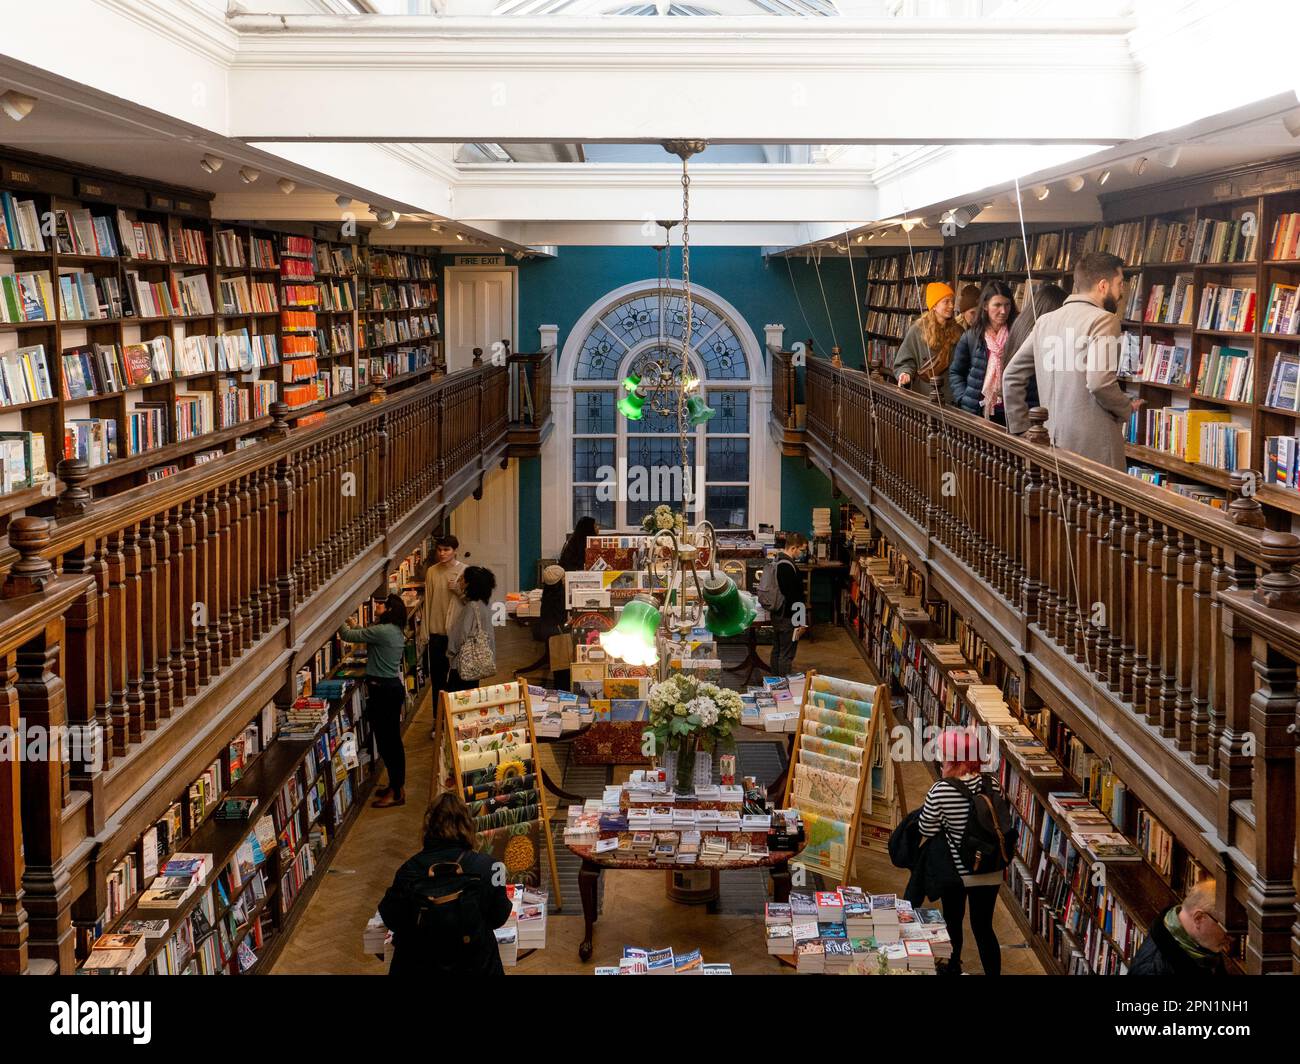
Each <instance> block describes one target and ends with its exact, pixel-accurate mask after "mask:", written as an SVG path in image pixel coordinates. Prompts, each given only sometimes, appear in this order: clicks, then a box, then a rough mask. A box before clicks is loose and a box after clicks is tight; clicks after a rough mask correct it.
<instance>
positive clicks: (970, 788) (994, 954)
mask: <svg viewBox="0 0 1300 1064" xmlns="http://www.w3.org/2000/svg"><path fill="white" fill-rule="evenodd" d="M939 760H940V762H941V764H942V773H941V778H940V779H939V780H938V781H937V782H936V783H935V784H934V785H933V786H932V787H931V788H930V790H929V792H928V793H927V794H926V796H925V803H924V804H923V805H922V806H921V816H920V819H919V821H918V826H919V829H920V834H921V838H922V839H933V838H935V836H938V835H942V836H943V840H944V845H946V846H947V847H948V851H949V853H950V854H951V856H952V863H953V868H954V869H955V871H956V876H955V877H954V878H952V879H949V880H947V881H946V882H944V883H943V885H942V890H941V893H940V896H939V899H940V902H941V903H942V905H943V922H944V924H945V925H946V926H947V928H948V937H949V938H950V939H951V940H952V960H951V961H949V963H948V967H947V969H946V973H947V974H949V975H960V974H961V949H962V922H963V920H964V919H965V916H966V909H967V905H968V904H969V907H970V927H971V932H972V933H973V934H974V935H975V944H976V945H977V946H978V947H979V955H980V964H981V965H983V967H984V974H985V975H1001V974H1002V949H1001V947H1000V946H999V945H998V937H997V934H996V933H995V932H994V930H993V909H994V906H995V905H996V904H997V900H998V887H999V886H1000V885H1001V883H1002V873H1003V869H1005V868H1006V866H1007V864H1009V863H1010V857H1011V854H1012V853H1014V849H1013V847H1014V835H1012V837H1011V839H1010V840H1008V839H1007V837H1006V834H1005V831H1004V830H1003V829H1006V830H1012V829H1011V828H1010V825H1011V813H1010V810H1009V808H1008V807H1007V803H1006V799H1005V798H1004V797H1003V796H1002V788H1001V786H1000V784H999V783H998V780H997V777H996V776H994V775H993V774H992V773H988V772H981V771H980V769H981V765H982V763H983V758H982V757H981V755H980V744H979V735H978V734H977V733H976V732H974V731H971V730H969V729H965V728H945V729H944V730H943V731H942V732H941V733H940V735H939ZM977 802H978V803H980V805H981V807H982V808H983V810H988V811H989V812H990V814H991V819H992V821H993V823H994V829H993V833H992V837H990V832H988V831H983V830H981V829H982V828H986V827H987V825H988V819H989V818H986V817H985V816H983V815H981V813H980V812H977V810H976V803H977ZM999 832H1000V833H1001V837H1000V838H999V837H997V834H998V833H999ZM989 850H992V857H988V856H986V855H987V854H988V851H989ZM972 865H978V866H979V867H972ZM985 866H989V867H987V870H986V867H985Z"/></svg>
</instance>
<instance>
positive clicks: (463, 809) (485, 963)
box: [379, 791, 511, 976]
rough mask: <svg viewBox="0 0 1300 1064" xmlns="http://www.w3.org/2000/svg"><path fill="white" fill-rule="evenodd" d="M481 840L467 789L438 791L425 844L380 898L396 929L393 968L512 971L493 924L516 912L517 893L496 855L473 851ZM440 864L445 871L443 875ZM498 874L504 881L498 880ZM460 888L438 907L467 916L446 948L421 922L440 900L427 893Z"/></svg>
mask: <svg viewBox="0 0 1300 1064" xmlns="http://www.w3.org/2000/svg"><path fill="white" fill-rule="evenodd" d="M477 841H478V834H477V832H476V831H475V829H474V820H473V818H472V817H471V816H470V815H469V809H468V807H467V806H466V805H465V803H464V802H463V801H462V800H461V798H460V796H459V795H456V794H453V793H451V792H450V791H448V792H446V793H443V794H440V795H439V796H438V797H437V798H435V799H434V801H433V802H432V803H431V804H430V805H429V809H428V811H427V812H426V813H425V815H424V849H422V850H421V851H420V852H419V853H417V854H416V855H415V856H414V857H412V858H411V859H410V860H409V861H407V862H406V863H405V864H404V865H402V867H401V868H399V869H398V870H397V875H396V876H395V877H394V878H393V885H392V886H391V887H389V888H388V893H387V894H385V895H384V900H383V901H381V902H380V903H379V915H380V916H381V917H382V918H383V921H384V924H385V925H386V926H387V927H388V928H389V930H391V931H392V932H393V963H392V964H391V965H390V966H389V969H388V974H389V975H425V976H427V975H505V969H504V968H502V966H501V954H500V952H499V951H498V949H497V940H496V936H495V935H494V934H493V931H495V930H496V929H497V928H498V927H502V926H504V924H505V923H506V921H507V920H508V919H509V918H510V911H511V902H510V896H509V895H508V894H507V893H506V888H505V882H504V868H503V869H501V873H502V875H496V872H497V864H496V862H494V861H493V860H492V858H491V857H489V856H488V855H487V854H483V853H476V852H475V851H474V847H475V845H477ZM456 865H459V867H460V870H461V874H460V875H459V876H457V875H456V874H455V872H454V870H453V868H454V866H456ZM439 866H440V867H439ZM435 867H439V870H440V871H441V872H442V873H443V875H441V876H439V877H438V878H436V879H435V878H433V876H432V873H433V871H434V869H435ZM494 878H497V879H501V880H502V881H501V882H500V883H494V882H493V880H494ZM456 889H460V890H461V892H462V897H461V899H460V900H459V901H456V902H450V903H446V904H443V905H440V906H438V907H437V908H439V909H440V910H441V912H439V914H438V915H439V916H445V915H447V913H448V912H449V911H450V910H453V909H454V910H455V911H456V912H457V913H458V914H460V915H461V916H462V917H464V918H466V919H465V922H463V923H461V924H459V925H457V926H456V927H455V928H454V929H453V930H454V933H453V934H451V935H450V936H447V944H446V945H445V946H443V947H442V949H441V950H439V949H437V948H435V947H434V946H433V944H432V942H431V941H430V936H427V935H426V934H425V933H423V932H422V931H421V929H420V926H419V925H420V914H421V910H422V909H424V910H426V916H427V910H429V909H431V908H433V907H432V906H429V905H427V904H425V902H426V899H431V898H437V897H447V896H448V894H449V893H450V892H452V891H455V890H456ZM439 926H441V925H439Z"/></svg>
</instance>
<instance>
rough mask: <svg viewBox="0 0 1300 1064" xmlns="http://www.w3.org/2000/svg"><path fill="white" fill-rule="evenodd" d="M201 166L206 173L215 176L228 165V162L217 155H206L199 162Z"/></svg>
mask: <svg viewBox="0 0 1300 1064" xmlns="http://www.w3.org/2000/svg"><path fill="white" fill-rule="evenodd" d="M199 165H200V166H201V167H203V169H204V172H206V173H209V174H215V173H216V172H217V171H218V170H220V169H221V168H222V167H223V166H225V165H226V160H225V159H222V158H220V157H219V156H216V155H205V156H203V158H202V159H200V160H199Z"/></svg>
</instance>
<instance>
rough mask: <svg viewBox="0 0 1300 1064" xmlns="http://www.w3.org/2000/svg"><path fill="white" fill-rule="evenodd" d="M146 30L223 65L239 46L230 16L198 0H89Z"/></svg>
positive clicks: (237, 31) (229, 62)
mask: <svg viewBox="0 0 1300 1064" xmlns="http://www.w3.org/2000/svg"><path fill="white" fill-rule="evenodd" d="M92 2H93V3H95V4H98V5H99V6H100V7H102V8H105V9H106V10H108V11H112V12H114V13H116V14H118V15H120V16H121V17H122V18H125V19H129V20H131V21H132V22H134V23H136V24H137V25H138V26H140V27H142V28H143V29H146V30H148V31H149V32H150V33H154V34H157V35H158V36H161V37H166V38H167V39H168V40H170V41H171V42H172V43H173V44H176V45H179V46H180V47H182V48H186V49H189V50H190V51H192V52H195V53H196V54H198V55H201V56H204V57H205V58H207V59H210V60H213V61H215V62H218V63H223V64H225V65H226V66H227V67H228V66H230V65H231V63H232V62H233V61H234V59H235V56H236V55H237V54H238V52H239V47H240V30H239V29H238V28H237V27H236V26H235V25H234V24H233V21H232V20H231V18H229V17H228V16H226V15H225V14H224V13H223V12H220V11H219V10H218V9H217V8H215V7H214V6H213V5H212V4H210V3H202V2H201V0H92Z"/></svg>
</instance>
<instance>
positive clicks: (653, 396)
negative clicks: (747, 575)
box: [600, 140, 757, 674]
mask: <svg viewBox="0 0 1300 1064" xmlns="http://www.w3.org/2000/svg"><path fill="white" fill-rule="evenodd" d="M704 148H705V142H704V141H702V140H675V141H667V142H665V143H664V149H665V150H666V151H668V152H669V153H670V154H673V155H676V156H677V157H678V158H680V159H681V161H682V221H681V225H682V302H683V321H682V333H683V338H682V345H681V350H680V352H677V351H675V350H674V349H673V343H672V341H671V340H670V338H669V336H668V332H667V310H668V308H667V295H668V292H669V290H670V289H669V276H668V274H669V269H670V263H671V250H672V230H673V228H674V227H675V226H676V224H677V223H676V222H663V221H661V222H659V225H660V226H661V227H662V228H663V230H664V237H665V240H664V244H663V245H662V246H658V247H656V248H655V250H656V251H657V252H658V254H659V278H658V280H659V283H658V286H657V287H658V303H659V306H658V311H659V321H658V343H657V344H656V345H655V346H654V347H653V348H652V349H651V350H650V351H648V352H646V353H645V354H644V355H643V356H642V357H640V358H639V359H637V360H636V361H635V362H634V363H633V365H632V367H631V372H630V373H629V374H628V376H627V377H625V378H624V379H623V382H622V386H623V391H624V395H623V396H622V397H621V398H620V399H619V401H618V410H619V413H621V414H622V415H623V416H624V417H626V418H627V419H628V420H629V421H640V420H642V419H643V418H644V417H645V415H646V413H647V411H649V412H651V413H653V414H654V415H656V416H657V417H658V418H659V419H661V420H665V421H670V422H671V423H672V424H673V425H675V427H676V435H677V439H678V444H679V447H678V454H679V457H680V461H681V474H682V477H681V483H682V493H683V496H682V497H683V499H684V500H693V495H692V485H691V474H692V472H693V471H692V470H691V468H690V463H689V458H688V455H689V440H690V434H691V432H693V431H694V430H695V429H697V428H698V427H699V426H700V425H703V424H704V423H705V422H707V421H708V420H709V419H710V418H711V417H713V415H714V413H715V411H714V410H712V409H711V408H710V407H709V405H708V404H707V403H706V402H705V401H704V399H703V397H702V396H701V395H700V394H699V387H700V381H699V378H698V377H696V376H694V375H693V374H692V372H691V368H690V361H689V356H690V351H691V335H692V331H693V328H694V304H693V301H692V298H691V210H690V208H691V179H690V172H689V167H688V161H689V159H690V157H691V156H692V155H696V154H698V153H699V152H701V151H703V150H704ZM701 551H704V552H706V553H705V555H704V556H705V557H706V558H707V564H705V563H703V562H701V559H700V556H701ZM646 552H647V567H648V569H649V572H650V584H651V587H652V588H661V591H660V592H659V594H660V595H661V599H662V601H657V600H656V597H655V596H654V595H638V596H637V597H636V598H634V599H632V601H631V602H629V603H627V605H626V606H624V607H623V612H622V615H621V616H620V617H619V621H618V624H616V625H615V626H614V628H613V629H611V630H610V631H608V632H605V633H602V635H601V636H600V642H601V645H602V646H603V647H604V648H605V650H606V652H607V653H609V654H611V655H613V656H614V657H617V658H621V659H622V660H623V661H626V662H627V663H629V664H632V665H654V664H656V663H659V662H660V661H661V655H660V653H659V640H660V638H661V637H662V638H663V639H665V640H667V639H672V638H682V637H684V636H686V635H688V634H689V633H690V632H691V631H692V630H693V629H695V628H697V627H699V626H700V625H701V623H703V625H704V626H705V627H706V628H707V629H708V630H709V631H710V632H712V633H713V634H714V635H716V636H731V635H739V634H740V633H741V632H743V631H745V629H747V628H748V627H749V626H750V625H751V624H753V622H754V618H755V617H756V616H757V608H756V606H755V604H754V599H753V596H751V595H750V594H749V593H748V592H745V591H742V590H741V589H740V588H739V587H737V585H736V582H735V581H734V580H733V579H732V578H731V577H729V576H727V575H726V574H725V573H723V572H721V571H720V570H719V569H718V537H717V532H716V531H715V530H714V527H713V525H712V523H711V522H709V521H700V522H699V523H698V524H697V525H696V527H695V528H694V529H693V530H690V531H687V530H685V529H683V530H682V531H680V532H679V531H678V530H677V528H676V527H674V528H668V529H659V530H657V531H655V532H652V533H651V534H650V535H649V537H648V539H647V543H646ZM661 565H662V566H663V567H664V579H663V580H662V581H661V580H660V566H661ZM664 671H665V669H664V666H663V665H662V664H661V665H660V672H661V674H662V673H663V672H664Z"/></svg>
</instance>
